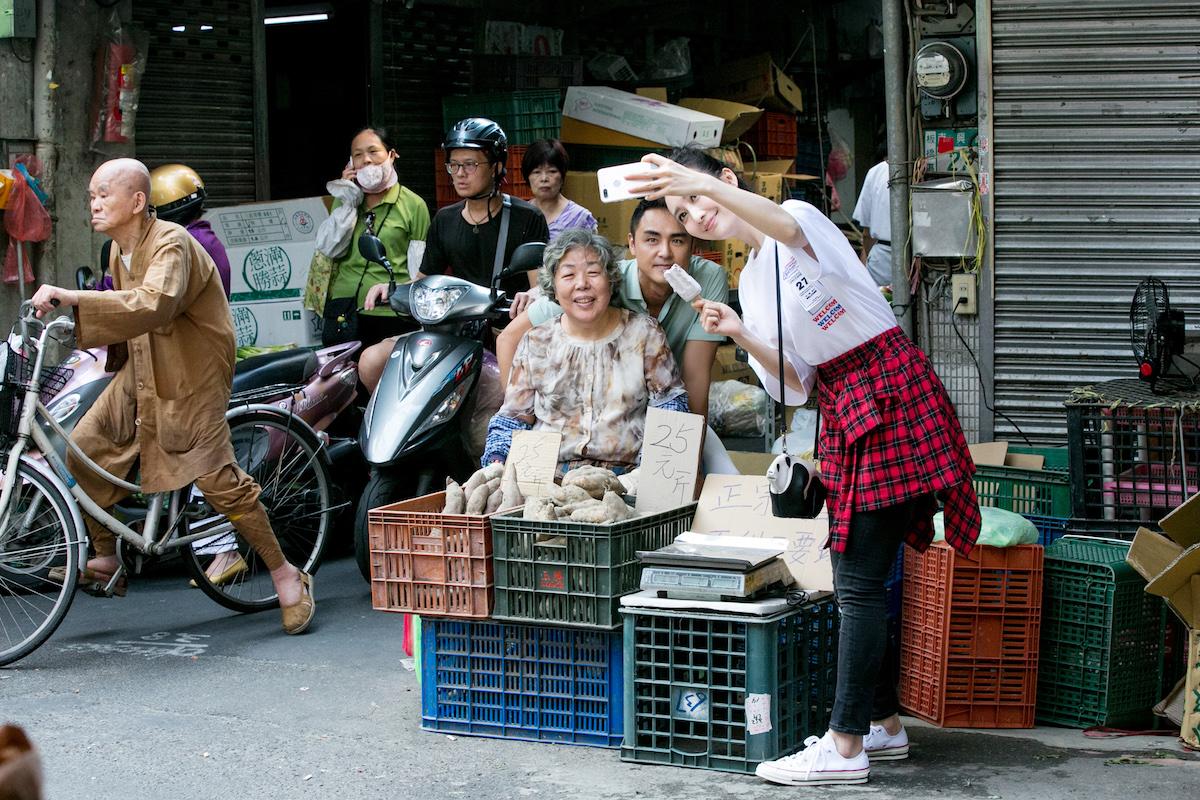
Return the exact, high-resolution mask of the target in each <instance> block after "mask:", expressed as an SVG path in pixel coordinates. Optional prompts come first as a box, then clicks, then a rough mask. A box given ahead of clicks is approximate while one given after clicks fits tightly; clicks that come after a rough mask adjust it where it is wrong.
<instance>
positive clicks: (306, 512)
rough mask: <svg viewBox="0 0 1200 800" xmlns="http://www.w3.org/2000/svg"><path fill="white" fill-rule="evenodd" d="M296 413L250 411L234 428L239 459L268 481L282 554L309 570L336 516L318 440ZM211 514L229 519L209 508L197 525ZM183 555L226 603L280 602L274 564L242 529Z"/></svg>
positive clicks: (267, 497)
mask: <svg viewBox="0 0 1200 800" xmlns="http://www.w3.org/2000/svg"><path fill="white" fill-rule="evenodd" d="M290 421H291V420H290V419H289V418H287V417H282V416H279V415H275V414H268V413H250V414H246V415H245V416H242V417H239V418H238V419H236V420H234V421H233V423H232V424H231V425H230V433H231V435H232V440H233V452H234V455H235V456H236V457H237V463H238V466H239V467H241V468H242V469H243V470H245V471H246V473H247V474H249V475H250V476H251V477H252V478H254V480H255V481H257V482H258V485H259V486H261V487H262V496H261V497H260V498H259V499H260V501H261V502H262V504H263V507H264V508H266V510H267V517H268V518H269V519H270V520H271V527H272V529H274V531H275V536H276V538H278V539H279V546H280V548H281V549H282V550H283V555H284V557H285V558H286V559H287V560H288V561H289V562H291V563H292V564H294V565H295V566H296V567H298V568H299V569H302V570H304V571H305V572H308V573H310V574H311V573H314V572H316V571H317V567H319V566H320V564H321V556H322V554H323V553H324V552H325V544H326V542H327V541H328V536H329V528H330V523H331V519H330V518H331V517H332V516H333V513H332V510H331V506H332V500H331V492H330V479H329V469H328V467H326V465H325V462H324V461H323V460H322V459H321V457H320V450H319V445H318V444H317V443H316V442H314V441H312V440H311V437H310V436H308V435H307V434H306V433H305V432H302V431H301V430H300V429H297V428H295V427H291V426H289V422H290ZM211 522H217V523H218V524H219V523H223V522H224V520H223V518H221V517H220V516H219V515H217V514H216V513H215V512H212V511H209V512H208V513H207V514H203V513H202V515H201V519H200V522H198V523H193V525H194V526H195V525H205V524H208V523H211ZM225 527H228V526H225ZM195 529H196V528H195V527H193V530H195ZM218 559H220V561H219V562H217V560H218ZM238 559H240V560H241V566H244V568H239V565H238ZM183 560H184V563H186V564H187V567H188V571H189V572H191V574H192V578H193V579H194V580H195V581H196V585H197V586H199V587H200V588H201V589H202V590H203V591H204V593H205V594H207V595H208V596H209V597H211V598H212V599H213V600H216V601H217V602H218V603H220V604H221V605H223V606H225V607H226V608H230V609H233V610H234V611H240V612H243V613H251V612H255V611H264V610H266V609H269V608H276V607H278V605H279V598H278V597H276V595H275V585H274V584H273V583H272V582H271V575H270V571H269V570H268V569H267V567H266V564H264V563H263V561H262V559H261V558H259V556H258V554H257V553H255V552H254V549H253V548H252V547H250V544H249V543H248V542H247V541H246V540H245V539H244V538H242V536H241V534H239V533H237V531H229V532H226V533H222V534H219V535H216V536H213V537H210V538H209V539H201V540H199V541H196V542H193V543H192V545H191V546H190V547H185V548H184V549H183ZM214 562H217V563H214ZM231 562H232V563H231ZM210 567H212V569H211V570H210ZM210 571H211V572H212V573H213V574H212V575H210V574H209V572H210Z"/></svg>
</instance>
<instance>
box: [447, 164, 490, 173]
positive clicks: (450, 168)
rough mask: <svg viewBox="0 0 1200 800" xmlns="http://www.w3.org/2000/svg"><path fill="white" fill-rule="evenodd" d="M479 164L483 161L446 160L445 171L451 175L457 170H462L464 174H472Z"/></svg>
mask: <svg viewBox="0 0 1200 800" xmlns="http://www.w3.org/2000/svg"><path fill="white" fill-rule="evenodd" d="M481 166H483V162H479V161H447V162H446V172H449V173H450V174H451V175H453V174H454V173H456V172H458V171H459V170H462V172H463V173H464V174H466V175H474V174H475V170H477V169H479V168H480V167H481Z"/></svg>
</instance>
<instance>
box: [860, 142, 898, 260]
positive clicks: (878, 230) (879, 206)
mask: <svg viewBox="0 0 1200 800" xmlns="http://www.w3.org/2000/svg"><path fill="white" fill-rule="evenodd" d="M854 221H855V222H857V223H858V224H859V225H860V226H861V227H864V228H867V229H868V230H870V231H871V236H872V237H874V238H876V239H883V240H884V241H885V242H890V241H891V240H892V207H891V193H890V192H889V191H888V165H887V162H886V161H880V162H879V163H878V164H876V165H875V166H873V167H871V169H869V170H867V177H866V178H864V179H863V185H862V192H860V193H859V195H858V202H857V203H855V204H854Z"/></svg>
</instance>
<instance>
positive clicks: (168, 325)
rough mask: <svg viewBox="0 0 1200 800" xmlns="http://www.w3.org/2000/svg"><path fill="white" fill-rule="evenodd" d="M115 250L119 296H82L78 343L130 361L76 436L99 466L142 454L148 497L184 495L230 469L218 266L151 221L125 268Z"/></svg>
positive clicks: (229, 339)
mask: <svg viewBox="0 0 1200 800" xmlns="http://www.w3.org/2000/svg"><path fill="white" fill-rule="evenodd" d="M112 251H113V254H112V257H111V263H110V265H109V271H110V274H111V275H112V276H113V284H114V288H115V291H109V292H80V293H79V306H78V308H76V310H75V321H76V327H75V335H76V338H77V340H78V343H79V346H80V347H81V348H85V347H97V346H99V345H119V344H121V343H126V342H127V343H128V350H129V359H128V361H127V362H126V363H125V364H124V365H123V366H122V367H121V368H120V370H119V371H118V372H117V375H116V377H115V378H113V382H112V383H111V384H110V385H109V387H108V388H107V389H105V390H104V393H103V394H102V395H100V398H99V399H98V400H97V401H96V404H95V405H94V406H93V407H92V408H91V409H90V410H89V411H88V412H87V414H86V415H85V416H84V418H83V419H82V420H80V423H79V426H78V427H77V428H76V429H75V433H74V435H73V437H72V438H74V440H75V441H76V442H78V443H79V445H80V446H81V447H82V448H83V450H84V451H85V452H86V453H88V454H89V455H90V456H91V457H92V458H94V459H96V461H97V463H99V464H100V465H101V466H105V465H106V464H112V465H117V464H128V463H132V459H131V458H130V457H131V456H132V455H134V454H138V455H140V457H141V474H142V484H141V485H142V489H143V491H145V492H147V493H151V492H164V491H170V490H172V489H178V488H179V487H181V486H184V485H186V484H188V483H190V482H191V481H194V480H195V479H196V478H198V477H200V476H201V475H206V474H208V473H211V472H213V471H215V470H217V469H219V468H220V467H222V466H223V465H225V464H231V463H234V455H233V447H232V445H231V444H230V441H229V425H228V424H227V423H226V422H225V410H226V408H227V407H228V405H229V394H230V385H231V382H232V380H233V366H234V360H235V338H234V332H233V322H232V319H231V317H230V313H229V302H228V300H226V298H225V290H224V288H223V287H222V285H221V279H220V276H219V275H218V273H217V268H216V265H215V264H214V263H213V260H212V258H211V257H210V256H209V255H208V253H207V252H205V250H204V248H203V247H201V246H200V243H199V242H197V241H196V240H195V239H194V238H193V237H192V235H191V234H189V233H188V232H187V230H185V229H184V228H182V227H180V226H179V225H176V224H174V223H171V222H164V221H162V220H158V219H153V220H152V221H151V224H150V226H149V227H148V228H147V230H146V232H145V234H144V235H143V236H142V239H141V241H140V242H138V244H137V245H136V247H135V248H134V250H133V258H132V261H131V263H130V266H129V269H128V270H126V268H125V265H124V264H123V263H122V261H121V258H120V254H119V252H118V248H116V247H114V248H112ZM122 477H123V476H122Z"/></svg>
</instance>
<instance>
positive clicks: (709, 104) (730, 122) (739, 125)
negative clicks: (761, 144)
mask: <svg viewBox="0 0 1200 800" xmlns="http://www.w3.org/2000/svg"><path fill="white" fill-rule="evenodd" d="M679 105H681V106H683V107H684V108H690V109H692V110H693V111H700V112H703V113H705V114H712V115H713V116H714V117H720V118H721V119H723V120H725V130H724V131H723V132H722V133H721V144H731V143H733V142H736V141H737V139H738V137H739V136H741V135H742V134H743V133H745V132H746V131H748V130H750V129H751V128H753V127H754V123H756V122H758V118H759V117H761V116H762V115H763V110H762V109H761V108H758V107H756V106H749V105H746V104H745V103H735V102H733V101H732V100H716V99H713V98H710V97H685V98H683V99H682V100H680V101H679ZM780 171H781V172H786V170H780Z"/></svg>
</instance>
